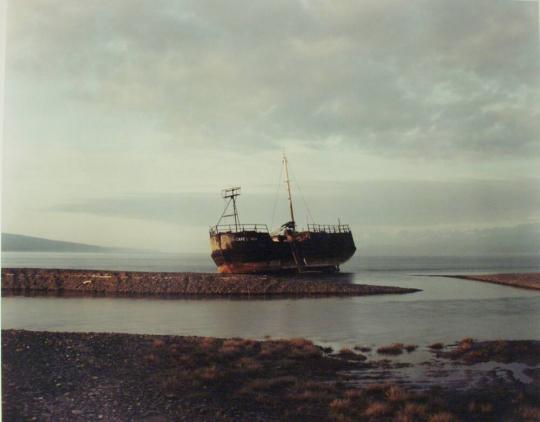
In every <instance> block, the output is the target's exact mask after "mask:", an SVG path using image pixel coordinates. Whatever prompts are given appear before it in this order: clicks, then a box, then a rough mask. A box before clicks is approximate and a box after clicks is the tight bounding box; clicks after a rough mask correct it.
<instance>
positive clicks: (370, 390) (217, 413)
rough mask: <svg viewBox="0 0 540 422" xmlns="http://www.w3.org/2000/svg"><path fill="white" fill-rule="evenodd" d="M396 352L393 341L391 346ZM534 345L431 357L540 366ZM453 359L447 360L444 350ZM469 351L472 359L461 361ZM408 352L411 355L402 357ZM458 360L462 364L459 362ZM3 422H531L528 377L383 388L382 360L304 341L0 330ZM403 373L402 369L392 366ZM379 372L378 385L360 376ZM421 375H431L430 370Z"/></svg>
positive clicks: (487, 346) (490, 346)
mask: <svg viewBox="0 0 540 422" xmlns="http://www.w3.org/2000/svg"><path fill="white" fill-rule="evenodd" d="M393 346H394V348H396V347H397V346H396V345H393ZM539 348H540V343H539V342H528V341H522V342H519V343H518V342H501V341H497V342H479V343H476V342H474V341H473V340H470V339H465V340H463V341H461V342H459V343H457V344H455V345H452V346H446V345H443V347H442V349H440V350H438V351H434V352H433V353H434V354H436V353H438V354H444V353H446V351H448V352H452V351H454V352H455V353H454V354H453V355H448V356H446V357H442V359H447V360H449V362H450V363H451V364H454V363H453V362H459V361H460V359H465V360H471V359H472V360H474V359H476V358H478V359H490V360H495V361H497V359H504V360H506V359H510V360H511V361H512V362H522V361H526V362H527V363H529V364H533V365H538V364H540V354H539V353H538V352H539ZM456 351H457V352H456ZM473 352H480V354H478V353H473ZM411 353H416V352H415V351H414V350H412V351H411ZM465 356H467V357H465ZM2 358H3V371H2V377H3V378H2V382H3V391H2V393H3V420H6V421H19V420H32V419H33V418H35V420H43V421H68V420H69V421H72V420H75V421H83V420H107V421H125V420H146V421H169V420H171V421H172V420H185V421H188V420H189V421H233V420H234V421H236V420H251V421H274V420H276V421H277V420H297V421H308V420H309V421H313V420H315V421H317V420H320V421H323V420H333V421H355V420H366V421H380V420H402V421H432V422H436V421H439V422H441V421H455V420H464V421H469V420H470V421H473V420H516V421H521V420H538V418H539V417H540V408H539V407H538V403H539V402H540V401H539V400H540V388H539V387H540V386H539V385H538V378H535V379H534V380H533V382H532V383H529V384H524V383H522V382H520V381H519V380H517V379H515V378H513V377H510V378H508V379H506V380H505V381H501V380H500V379H499V378H493V380H492V381H493V382H488V381H485V382H484V383H482V385H481V386H479V387H478V388H476V389H468V390H466V391H462V390H458V389H453V388H452V387H451V386H450V387H449V386H448V385H445V384H444V383H441V385H439V386H435V387H433V388H430V389H429V390H427V391H424V392H418V391H414V390H412V389H409V388H408V387H404V386H400V385H397V384H393V383H392V382H391V381H392V380H390V379H388V378H385V375H384V374H385V373H386V372H387V371H386V370H387V369H389V368H392V369H394V370H397V371H399V367H400V366H399V364H393V363H392V362H391V361H389V360H387V359H383V360H375V361H369V360H366V359H365V357H364V356H363V355H361V354H360V353H356V352H355V351H353V350H350V349H347V350H342V351H340V352H338V353H331V351H330V350H328V349H322V348H321V347H318V346H316V345H314V344H313V343H312V342H310V341H309V340H305V339H289V340H266V341H255V340H248V339H239V338H235V339H218V338H211V337H179V336H156V335H127V334H104V333H100V334H96V333H52V332H31V331H19V330H4V331H3V332H2ZM402 366H403V368H406V367H407V366H410V365H402ZM376 368H381V369H382V370H383V371H381V374H380V375H379V378H378V379H377V381H378V383H373V380H371V382H370V383H367V382H364V381H363V379H362V374H366V373H369V371H373V370H374V369H376ZM433 371H434V372H437V371H438V368H437V367H436V365H434V367H433Z"/></svg>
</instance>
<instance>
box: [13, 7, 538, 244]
mask: <svg viewBox="0 0 540 422" xmlns="http://www.w3.org/2000/svg"><path fill="white" fill-rule="evenodd" d="M538 18H539V13H538V4H537V3H536V2H532V1H513V0H472V1H471V0H467V1H465V0H446V1H438V0H412V1H411V0H408V1H387V0H364V1H351V2H347V1H342V2H334V1H309V0H303V1H291V0H283V1H272V2H266V1H264V2H263V1H260V2H259V1H252V0H249V1H247V0H246V1H231V2H229V1H227V2H224V1H213V2H209V1H201V0H195V1H179V0H174V1H160V2H151V1H135V0H129V1H128V0H125V1H120V0H103V1H91V0H89V1H84V2H80V1H71V0H25V1H11V2H9V4H8V8H7V19H6V20H7V24H6V28H7V29H6V40H7V48H6V60H5V67H6V72H5V74H6V79H5V115H4V140H3V175H2V176H3V178H2V180H3V182H2V183H3V186H2V231H4V232H10V233H19V234H25V235H31V236H40V237H48V238H53V239H59V240H69V241H76V242H84V243H94V244H99V245H104V246H121V247H140V248H153V249H159V250H166V251H186V252H187V251H190V252H205V251H208V249H209V246H208V233H207V229H208V226H210V225H212V224H215V223H216V221H217V218H218V217H219V215H220V213H221V211H222V205H223V203H222V199H221V198H220V189H221V188H223V187H227V186H230V185H241V186H242V188H243V196H242V197H240V203H239V208H240V213H241V215H240V217H241V219H242V221H243V222H246V223H247V222H260V223H267V224H271V223H272V224H273V226H277V225H279V224H280V223H282V222H284V221H286V220H287V215H286V211H287V208H286V202H285V196H284V189H283V184H282V183H281V185H279V183H280V180H279V178H280V166H281V154H282V153H283V151H286V152H287V155H288V157H289V161H290V164H291V169H292V171H293V175H294V177H293V179H294V181H295V183H294V189H295V191H294V195H295V203H296V204H297V214H298V217H299V220H300V223H301V224H303V223H305V222H306V216H307V217H309V214H311V216H312V217H313V218H314V219H315V220H316V221H317V222H320V223H333V222H336V221H337V218H338V217H340V218H341V220H342V221H344V222H350V223H351V225H352V228H353V233H354V236H355V239H356V241H357V246H358V247H359V252H358V253H366V254H368V253H392V254H395V253H404V254H406V253H412V254H415V253H423V254H424V253H436V254H445V253H451V254H454V253H467V254H473V253H478V254H482V253H488V252H513V253H521V252H540V179H539V178H540V172H539V169H540V54H539V53H540V46H539V35H538ZM298 185H299V186H300V187H301V189H302V190H301V192H300V191H299V190H298V188H297V186H298ZM278 186H279V190H276V188H277V187H278ZM276 192H278V194H277V195H276ZM276 196H277V198H278V202H277V206H276V207H275V208H274V202H275V198H276ZM304 200H305V202H307V204H308V205H309V211H310V212H308V211H307V210H306V207H305V206H304ZM274 209H275V211H274ZM309 218H311V217H309Z"/></svg>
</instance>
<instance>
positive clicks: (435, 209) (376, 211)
mask: <svg viewBox="0 0 540 422" xmlns="http://www.w3.org/2000/svg"><path fill="white" fill-rule="evenodd" d="M275 199H276V196H275V194H274V193H268V194H262V193H246V194H245V195H244V196H242V197H240V200H239V210H240V217H241V221H243V222H244V223H266V224H269V225H270V223H271V222H272V213H273V210H276V211H275V213H274V221H273V225H274V227H275V226H278V225H279V224H282V223H283V222H285V221H287V219H288V215H287V212H288V205H287V202H286V198H285V195H284V193H283V194H280V195H279V196H277V205H276V207H275V208H274V203H275ZM294 199H295V204H296V209H297V212H296V214H297V217H298V219H299V220H300V221H303V222H304V223H305V220H306V219H305V216H306V214H307V213H308V211H307V209H306V207H305V205H304V195H300V194H298V193H297V194H296V196H295V198H294ZM305 200H306V202H307V204H308V206H309V209H310V212H311V214H312V217H313V218H314V219H315V220H316V221H315V222H317V223H322V224H328V223H334V222H336V221H337V218H338V217H340V218H341V219H342V221H343V222H347V223H350V224H353V225H354V226H355V227H356V228H357V230H358V231H363V230H365V228H366V227H371V226H384V227H387V228H397V229H399V228H404V227H437V226H450V225H458V226H464V225H465V226H467V225H469V226H473V225H508V224H517V223H519V222H523V221H538V220H540V184H539V183H538V180H534V179H531V180H522V181H520V182H503V181H499V182H493V181H475V180H464V181H461V182H458V181H455V182H426V181H372V182H363V183H327V184H323V185H320V184H319V185H318V186H317V190H314V189H307V190H306V191H305ZM223 205H224V203H223V201H222V200H221V198H220V197H219V192H216V194H209V193H200V194H184V193H162V194H146V195H125V196H122V197H119V198H118V197H115V198H111V197H105V198H96V199H93V200H87V201H84V202H80V203H71V204H64V205H60V206H57V207H54V208H53V211H60V212H72V213H73V212H74V213H87V214H96V215H102V216H112V217H121V218H138V219H144V220H155V221H161V222H166V223H171V224H175V225H196V226H210V225H213V224H215V222H216V221H217V219H218V218H219V215H220V214H221V211H222V207H223Z"/></svg>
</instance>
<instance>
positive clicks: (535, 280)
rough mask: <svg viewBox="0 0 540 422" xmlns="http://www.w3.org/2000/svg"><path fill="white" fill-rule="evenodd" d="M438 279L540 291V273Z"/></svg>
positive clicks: (457, 276) (451, 276)
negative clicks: (478, 282) (453, 279)
mask: <svg viewBox="0 0 540 422" xmlns="http://www.w3.org/2000/svg"><path fill="white" fill-rule="evenodd" d="M436 277H450V278H461V279H463V280H472V281H483V282H486V283H495V284H502V285H505V286H512V287H520V288H523V289H532V290H540V273H513V274H481V275H460V274H458V275H443V276H441V275H437V276H436Z"/></svg>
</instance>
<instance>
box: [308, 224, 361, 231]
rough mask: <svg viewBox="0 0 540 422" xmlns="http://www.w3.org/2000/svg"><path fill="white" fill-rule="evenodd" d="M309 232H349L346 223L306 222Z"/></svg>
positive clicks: (349, 229)
mask: <svg viewBox="0 0 540 422" xmlns="http://www.w3.org/2000/svg"><path fill="white" fill-rule="evenodd" d="M307 228H308V231H309V232H315V233H350V232H351V228H350V227H349V225H348V224H308V225H307Z"/></svg>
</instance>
